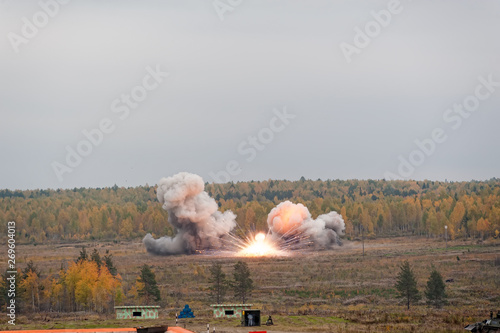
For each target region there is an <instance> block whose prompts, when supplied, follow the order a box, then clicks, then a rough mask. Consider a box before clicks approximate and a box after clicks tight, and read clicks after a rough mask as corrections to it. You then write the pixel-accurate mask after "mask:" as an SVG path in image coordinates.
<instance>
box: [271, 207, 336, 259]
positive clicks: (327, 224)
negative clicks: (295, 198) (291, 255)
mask: <svg viewBox="0 0 500 333" xmlns="http://www.w3.org/2000/svg"><path fill="white" fill-rule="evenodd" d="M267 225H268V227H269V230H270V231H271V233H272V234H273V235H274V236H275V237H280V238H285V239H287V238H289V239H290V238H294V237H297V238H299V239H300V238H303V237H307V239H308V240H309V241H311V242H312V243H313V244H314V245H315V247H316V248H318V249H320V248H328V247H330V246H332V245H342V241H341V239H340V236H343V235H344V230H345V223H344V219H343V218H342V216H341V215H340V214H338V213H337V212H330V213H328V214H323V215H320V216H318V218H317V219H315V220H313V219H312V217H311V213H310V212H309V210H308V209H307V207H305V206H304V205H302V204H300V203H299V204H294V203H292V202H290V201H284V202H282V203H280V204H279V205H278V206H276V207H274V208H273V209H272V210H271V212H270V213H269V215H268V216H267Z"/></svg>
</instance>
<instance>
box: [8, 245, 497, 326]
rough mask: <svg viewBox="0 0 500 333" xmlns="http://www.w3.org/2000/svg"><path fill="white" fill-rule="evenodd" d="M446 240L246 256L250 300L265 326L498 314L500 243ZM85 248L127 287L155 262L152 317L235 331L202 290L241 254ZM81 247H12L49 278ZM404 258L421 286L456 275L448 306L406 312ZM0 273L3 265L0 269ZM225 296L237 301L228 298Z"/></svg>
mask: <svg viewBox="0 0 500 333" xmlns="http://www.w3.org/2000/svg"><path fill="white" fill-rule="evenodd" d="M444 245H445V244H444V242H442V241H441V240H435V239H425V238H424V239H417V238H413V239H410V238H393V239H375V240H367V241H365V252H366V255H365V256H364V257H363V256H362V255H361V244H359V243H357V242H356V243H350V244H346V246H343V247H339V248H336V249H333V250H331V251H323V252H310V253H302V254H296V255H293V256H290V257H282V258H245V259H242V260H244V261H246V262H247V263H248V265H249V266H250V268H251V270H252V278H253V280H254V283H255V285H256V287H257V288H256V289H255V291H254V292H253V294H252V297H251V300H250V302H251V303H253V304H254V307H255V308H258V309H261V310H262V315H263V320H265V319H266V318H267V315H269V314H271V315H273V319H274V322H275V323H276V324H277V325H276V326H275V327H273V328H272V329H273V330H269V329H268V332H278V331H283V332H292V331H297V332H366V331H372V332H378V331H408V332H413V331H414V332H425V331H442V332H455V331H456V332H461V331H463V327H464V326H465V325H466V324H467V323H471V322H476V321H480V320H483V319H485V318H486V317H487V316H488V315H489V311H490V310H493V311H496V310H500V308H499V309H496V308H495V307H498V306H499V304H500V265H498V263H497V261H498V259H497V258H498V257H499V256H500V246H499V245H500V243H499V241H498V240H490V241H487V242H485V243H482V244H476V243H473V242H471V241H464V240H457V241H449V242H448V249H447V250H446V249H445V248H444ZM87 246H90V247H92V246H97V247H98V249H99V250H100V251H101V254H104V252H105V250H106V249H109V250H110V252H111V253H112V254H113V256H114V259H115V262H116V266H117V267H118V271H119V272H120V274H121V275H122V277H123V280H124V290H125V291H127V290H128V288H129V287H130V285H131V283H132V282H133V281H134V280H135V278H136V277H137V274H138V272H139V267H140V266H141V265H142V264H144V263H147V264H149V265H152V266H153V267H154V271H155V272H156V276H157V280H158V282H159V284H160V288H161V291H162V297H163V301H162V304H161V305H162V310H161V314H160V317H161V318H162V319H161V320H159V321H158V322H167V323H168V324H173V318H174V316H175V313H176V312H179V311H180V308H182V307H183V306H184V304H189V305H190V307H191V308H192V309H193V311H194V313H195V315H196V316H197V318H196V319H194V320H190V321H189V322H186V325H187V328H190V329H193V330H195V331H197V332H201V331H206V323H207V322H210V323H211V324H212V325H215V326H216V327H218V328H219V329H218V330H217V332H223V331H227V332H237V331H239V330H240V329H238V328H237V325H238V321H237V320H232V321H231V320H221V319H218V320H215V319H213V318H212V317H211V312H210V311H211V310H210V308H209V307H208V306H207V305H208V304H210V303H211V302H210V301H209V299H208V296H207V288H208V284H207V277H208V274H209V273H208V267H209V266H210V265H211V263H212V262H213V261H218V262H220V263H221V264H222V265H223V268H224V270H225V271H226V273H227V274H228V275H231V273H232V266H233V265H234V263H235V262H236V261H237V260H238V258H233V257H218V256H207V255H195V256H174V257H158V256H152V255H149V254H147V253H146V252H145V250H144V248H143V246H142V244H141V243H139V242H136V243H132V244H129V243H123V242H122V243H119V244H113V243H103V244H96V243H94V244H87ZM80 247H81V244H79V245H71V244H65V245H64V246H62V245H61V244H60V245H43V246H40V245H38V246H36V247H35V246H33V245H20V246H18V249H17V253H18V258H19V259H21V261H22V262H24V263H25V262H26V261H28V260H33V261H34V262H35V263H36V264H37V265H38V266H39V267H40V268H42V271H43V273H44V275H47V274H48V273H56V272H57V271H58V270H59V268H60V266H61V261H62V260H66V261H68V260H72V259H74V258H76V257H77V256H78V254H79V251H80ZM457 257H458V258H459V259H460V260H458V259H457ZM403 260H408V261H409V262H410V264H411V265H412V267H413V269H414V271H415V273H416V275H417V278H418V285H419V289H420V290H421V291H423V289H424V286H425V283H426V280H427V278H428V276H429V274H430V266H431V264H434V266H435V267H436V268H437V269H438V271H440V272H441V274H442V275H443V277H444V278H445V279H450V278H452V279H453V280H454V282H453V283H447V284H446V285H447V293H448V295H449V297H448V305H446V306H445V307H444V308H443V309H434V308H429V307H427V306H426V305H425V300H422V301H420V303H419V304H417V305H415V306H413V307H412V308H411V310H410V311H407V310H405V308H404V306H403V305H402V304H400V302H399V300H397V299H396V298H395V295H396V292H395V290H394V283H395V277H396V274H397V273H398V271H399V265H400V264H401V262H402V261H403ZM24 263H21V264H19V267H22V266H23V265H25V264H24ZM0 269H5V267H3V266H0ZM227 302H236V301H235V300H234V299H231V298H229V299H227ZM127 304H134V301H133V300H131V299H129V300H127ZM57 316H59V319H58V318H57ZM75 316H76V317H75ZM60 318H65V319H64V320H62V319H60ZM47 320H48V321H47ZM5 322H6V320H5V319H4V318H2V319H1V321H0V328H6V327H7V326H6V323H5ZM19 322H20V324H21V326H24V327H25V328H26V327H41V326H43V327H47V328H50V327H54V328H57V327H58V325H55V323H56V322H59V323H60V325H70V326H71V327H89V325H90V326H93V325H100V326H107V327H111V326H115V327H116V325H121V326H128V327H129V326H130V325H133V324H134V323H136V322H130V321H127V322H118V321H116V320H114V319H113V315H112V314H110V315H107V316H104V317H103V316H97V315H94V314H85V313H83V314H77V315H68V314H37V315H36V316H30V318H29V319H28V318H27V317H22V316H21V318H19ZM61 322H62V323H61ZM63 327H69V326H63ZM94 327H95V326H94ZM19 328H20V327H16V329H19ZM241 331H242V332H244V331H246V332H248V329H247V330H243V329H242V328H241Z"/></svg>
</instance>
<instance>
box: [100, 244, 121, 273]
mask: <svg viewBox="0 0 500 333" xmlns="http://www.w3.org/2000/svg"><path fill="white" fill-rule="evenodd" d="M102 260H103V261H104V264H105V265H106V267H107V268H108V271H109V272H110V273H111V275H113V276H116V275H117V274H118V270H117V269H116V267H115V264H114V263H113V255H112V254H111V253H109V250H106V255H105V256H104V257H102Z"/></svg>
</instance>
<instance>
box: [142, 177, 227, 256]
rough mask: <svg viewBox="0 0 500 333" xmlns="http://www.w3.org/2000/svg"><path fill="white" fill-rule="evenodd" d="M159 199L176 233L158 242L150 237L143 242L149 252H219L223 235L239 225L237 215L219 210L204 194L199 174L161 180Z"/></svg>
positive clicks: (147, 236) (163, 253)
mask: <svg viewBox="0 0 500 333" xmlns="http://www.w3.org/2000/svg"><path fill="white" fill-rule="evenodd" d="M157 197H158V200H159V201H160V203H162V204H163V206H162V207H163V209H165V210H166V211H167V212H168V221H169V222H170V224H171V225H172V226H173V227H174V228H175V229H176V231H177V234H176V235H175V237H173V238H172V237H161V238H159V239H154V238H153V236H151V234H147V235H146V236H145V237H144V239H143V240H142V242H143V243H144V245H145V246H146V249H147V251H148V252H150V253H154V254H161V255H171V254H182V253H194V252H195V251H196V250H203V249H217V248H220V247H221V244H222V243H221V242H222V238H223V236H225V235H227V234H228V233H229V232H230V231H231V230H232V229H233V228H234V227H235V226H236V222H235V219H236V215H234V214H233V212H231V211H226V212H224V213H221V212H219V211H218V210H217V209H218V206H217V203H216V202H215V200H214V199H213V198H211V197H210V196H209V195H208V193H207V192H205V185H204V182H203V179H202V178H201V177H200V176H198V175H195V174H191V173H187V172H181V173H178V174H176V175H174V176H172V177H168V178H162V179H161V180H160V183H159V184H158V189H157Z"/></svg>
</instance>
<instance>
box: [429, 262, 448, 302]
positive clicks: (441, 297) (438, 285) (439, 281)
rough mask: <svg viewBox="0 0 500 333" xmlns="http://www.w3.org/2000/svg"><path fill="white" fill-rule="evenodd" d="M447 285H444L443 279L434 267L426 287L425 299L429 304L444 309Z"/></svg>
mask: <svg viewBox="0 0 500 333" xmlns="http://www.w3.org/2000/svg"><path fill="white" fill-rule="evenodd" d="M445 289H446V285H445V284H444V281H443V277H442V276H441V274H440V273H439V272H438V271H437V270H436V268H435V267H434V266H432V271H431V275H430V276H429V280H427V286H426V287H425V297H426V298H427V304H429V305H433V306H435V307H438V308H439V307H442V306H443V305H444V304H445V303H446V297H447V295H446V292H445Z"/></svg>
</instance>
